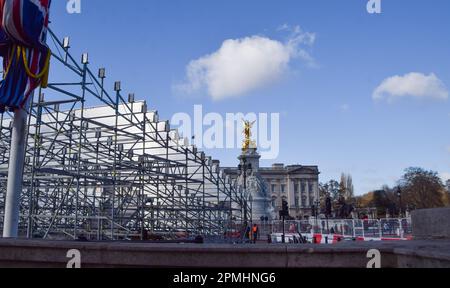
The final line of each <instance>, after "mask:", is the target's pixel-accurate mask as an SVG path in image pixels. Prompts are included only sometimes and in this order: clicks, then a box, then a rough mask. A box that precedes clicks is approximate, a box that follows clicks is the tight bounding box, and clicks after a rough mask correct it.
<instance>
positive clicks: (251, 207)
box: [248, 194, 253, 226]
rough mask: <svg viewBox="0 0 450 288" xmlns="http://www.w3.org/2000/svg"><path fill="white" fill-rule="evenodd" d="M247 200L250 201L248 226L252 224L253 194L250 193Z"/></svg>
mask: <svg viewBox="0 0 450 288" xmlns="http://www.w3.org/2000/svg"><path fill="white" fill-rule="evenodd" d="M248 200H249V201H250V224H251V225H250V226H253V196H252V194H250V195H249V196H248Z"/></svg>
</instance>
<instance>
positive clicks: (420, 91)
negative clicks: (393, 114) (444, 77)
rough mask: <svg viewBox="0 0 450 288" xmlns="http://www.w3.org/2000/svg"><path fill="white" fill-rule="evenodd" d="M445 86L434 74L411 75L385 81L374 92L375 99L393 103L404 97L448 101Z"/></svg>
mask: <svg viewBox="0 0 450 288" xmlns="http://www.w3.org/2000/svg"><path fill="white" fill-rule="evenodd" d="M448 95H449V92H448V90H447V88H446V87H445V84H444V83H443V82H442V81H441V80H440V79H439V78H438V77H437V76H436V75H435V74H434V73H431V74H430V75H428V76H427V75H425V74H422V73H409V74H406V75H404V76H398V75H397V76H393V77H390V78H387V79H385V80H384V81H383V82H382V83H381V84H380V86H378V87H377V88H376V89H375V91H374V92H373V96H372V97H373V99H375V100H381V99H387V101H389V102H392V101H394V100H395V99H399V98H402V97H413V98H417V99H436V100H446V99H448Z"/></svg>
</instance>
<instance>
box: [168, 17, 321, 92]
mask: <svg viewBox="0 0 450 288" xmlns="http://www.w3.org/2000/svg"><path fill="white" fill-rule="evenodd" d="M283 29H284V30H287V31H289V32H290V36H289V38H288V39H287V41H285V42H281V41H277V40H273V39H270V38H267V37H263V36H250V37H245V38H241V39H228V40H225V41H224V42H223V43H222V46H221V47H220V48H219V50H217V51H216V52H214V53H212V54H209V55H206V56H203V57H201V58H199V59H196V60H193V61H191V62H190V63H189V65H188V66H187V68H186V77H187V80H186V83H183V84H181V85H177V86H176V87H175V89H177V90H181V91H182V92H184V93H193V92H197V91H199V90H202V89H204V88H206V90H207V92H208V94H209V95H210V96H211V97H212V98H213V99H214V100H222V99H225V98H230V97H237V96H242V95H244V94H246V93H248V92H251V91H254V90H256V89H258V88H261V87H265V86H266V85H268V84H270V83H273V82H275V81H277V80H279V78H280V77H281V76H282V75H283V73H285V72H286V71H288V69H289V64H290V63H291V62H292V61H293V60H295V59H299V60H302V61H304V62H305V63H306V64H307V65H308V66H315V62H314V59H313V57H312V56H311V55H310V54H309V53H308V52H307V51H306V50H305V47H308V46H312V45H313V44H314V42H315V34H313V33H307V32H303V31H302V30H301V29H300V27H298V26H297V27H293V28H290V27H289V26H287V25H286V26H283Z"/></svg>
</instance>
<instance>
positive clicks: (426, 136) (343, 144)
mask: <svg viewBox="0 0 450 288" xmlns="http://www.w3.org/2000/svg"><path fill="white" fill-rule="evenodd" d="M81 1H82V13H81V14H68V13H67V12H66V9H65V5H66V1H62V0H59V1H53V2H54V3H53V7H52V11H51V13H52V14H51V20H52V29H53V30H54V31H55V32H56V33H57V34H58V35H60V36H61V37H63V36H67V35H69V36H71V40H72V41H71V44H72V45H71V46H72V50H71V51H72V53H75V54H76V53H78V54H80V55H81V53H82V52H84V51H89V54H90V60H91V61H90V62H91V64H92V65H93V66H94V67H100V66H106V68H107V71H108V79H110V81H114V80H121V81H122V87H123V89H124V90H126V91H129V92H135V93H136V97H137V98H139V99H146V100H147V101H148V102H149V105H150V106H151V107H152V108H153V109H158V111H159V112H160V115H161V116H162V118H165V119H170V118H171V117H172V115H173V114H174V113H177V112H186V113H189V114H192V113H193V105H195V104H202V105H203V109H204V111H205V113H206V112H218V113H221V114H223V115H224V114H225V113H227V112H229V113H233V112H244V113H247V112H255V113H259V112H266V113H280V115H281V119H280V136H281V138H280V141H281V142H280V144H281V147H280V154H279V157H278V159H276V160H271V161H263V165H271V164H272V163H273V162H281V163H286V164H304V165H318V166H319V169H320V171H321V172H322V174H321V181H327V180H329V179H331V178H335V179H338V178H339V176H340V174H341V173H342V172H345V173H350V174H352V176H353V179H354V184H355V189H356V192H357V193H358V194H361V193H365V192H368V191H370V190H374V189H378V188H380V187H381V186H382V185H383V184H389V185H394V184H395V181H396V180H397V179H399V177H400V176H401V175H402V173H403V170H404V169H405V168H407V167H409V166H421V167H424V168H426V169H432V170H435V171H438V172H439V173H441V175H443V177H447V178H450V162H449V160H450V148H449V147H450V134H449V133H448V126H449V124H450V109H449V108H450V107H449V101H448V99H447V98H448V88H449V87H450V57H449V55H448V53H449V51H450V41H449V40H450V39H449V38H450V18H449V17H448V14H449V12H450V1H448V0H433V1H425V0H382V13H381V14H379V15H373V14H368V13H367V11H366V3H367V1H366V0H346V1H329V0H292V1H287V0H285V1H272V0H263V1H261V0H259V1H257V0H246V1H242V0H240V1H235V0H227V1H206V0H190V1H186V0H184V1H181V0H177V1H174V0H164V1H162V0H160V1H153V0H128V1H117V0H111V1H105V0H81ZM124 2H125V3H126V4H123V3H124ZM283 25H284V27H285V28H286V27H288V29H280V27H283ZM295 27H301V31H302V32H301V33H303V34H295V33H293V31H294V29H295ZM307 33H310V34H307ZM295 35H297V36H298V35H303V36H304V35H314V41H313V43H309V44H310V45H309V44H305V43H301V44H302V45H301V46H299V47H297V48H298V50H296V51H297V52H298V51H304V52H307V55H308V56H310V57H311V58H312V59H313V62H314V65H310V64H311V63H310V62H308V61H307V60H305V58H304V57H295V56H293V55H290V56H291V57H290V58H289V59H288V60H286V63H284V64H286V65H282V71H281V72H280V73H278V74H277V75H276V76H277V77H274V78H273V79H272V80H273V81H269V82H270V83H269V84H267V83H265V85H259V86H261V87H259V86H258V85H254V87H252V89H249V90H248V91H244V92H243V93H240V94H239V95H233V97H222V98H221V99H219V100H217V99H213V98H214V97H212V96H211V95H210V94H211V93H209V92H208V89H200V90H198V91H196V92H195V93H194V94H192V93H185V94H186V95H184V94H183V93H181V92H180V91H177V90H176V89H174V87H176V86H177V85H178V84H180V83H184V82H186V81H187V79H186V69H187V66H188V64H189V63H191V61H193V60H196V59H204V57H207V55H211V54H212V53H215V52H217V51H218V50H219V49H220V48H221V47H222V45H223V43H224V41H226V40H235V41H238V40H239V39H241V40H242V39H251V37H254V36H258V37H260V38H261V39H265V40H267V41H271V42H270V43H272V44H273V43H275V42H276V43H281V44H286V43H288V41H289V39H292V38H293V37H295ZM246 37H247V38H246ZM274 41H275V42H274ZM241 44H242V43H241ZM283 51H284V50H283ZM269 56H270V57H268V58H270V59H272V56H273V55H269ZM202 57H203V58H202ZM273 57H275V56H273ZM255 69H256V68H255ZM413 72H414V73H417V74H410V73H413ZM53 73H58V71H55V70H54V71H53ZM414 75H415V76H417V77H414ZM394 76H398V77H397V78H391V77H394ZM389 78H391V80H390V82H389V81H388V82H385V85H384V86H382V87H381V88H380V89H381V90H382V91H383V95H384V96H383V99H381V100H380V99H378V100H376V99H374V98H373V93H374V90H375V89H376V88H377V87H379V86H380V85H381V84H382V82H383V81H384V80H385V79H389ZM239 80H240V81H241V80H242V81H245V79H239ZM445 93H447V97H445V95H446V94H445ZM391 100H392V101H391ZM207 152H208V154H210V155H212V156H214V158H217V159H220V160H221V162H222V165H225V166H231V165H233V166H234V165H236V164H237V159H236V157H237V154H238V153H239V150H238V149H232V150H222V149H216V150H208V151H207Z"/></svg>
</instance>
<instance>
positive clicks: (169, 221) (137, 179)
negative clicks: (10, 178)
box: [0, 30, 252, 240]
mask: <svg viewBox="0 0 450 288" xmlns="http://www.w3.org/2000/svg"><path fill="white" fill-rule="evenodd" d="M48 43H49V45H50V46H51V50H52V68H54V67H56V66H57V65H58V66H61V67H62V68H63V71H64V76H63V77H61V78H63V79H64V80H62V81H59V80H55V79H52V78H51V79H50V83H49V85H48V88H47V89H45V90H39V91H36V96H35V97H34V99H33V102H32V104H31V105H30V108H29V118H28V126H27V127H28V129H27V137H26V141H27V145H26V147H27V148H26V157H25V168H24V174H23V184H24V185H23V191H22V195H21V207H20V227H19V231H20V236H21V237H28V238H44V239H79V238H80V237H83V238H87V239H92V240H124V239H134V240H139V239H140V240H146V239H154V238H153V237H156V238H158V239H168V238H170V237H172V238H173V237H183V238H189V237H194V236H198V235H201V236H203V237H206V238H207V237H211V238H215V239H222V240H223V239H224V237H225V236H226V235H229V233H231V232H233V231H231V229H235V227H240V225H241V226H242V225H245V223H244V222H245V221H246V219H249V218H250V216H249V215H251V213H252V211H251V209H250V207H249V206H250V205H249V201H248V199H245V197H246V196H245V194H246V193H243V189H242V188H241V187H239V186H238V185H237V184H236V181H232V180H231V179H230V178H229V177H226V176H224V174H223V172H222V171H221V169H220V167H219V165H220V163H219V161H215V160H212V159H211V157H207V156H206V155H205V153H204V152H201V151H198V149H197V148H196V147H195V146H194V145H190V144H189V143H188V140H187V139H182V138H181V137H180V136H179V135H178V133H177V131H176V130H174V129H171V127H170V123H169V121H162V120H160V119H159V115H158V112H157V111H151V110H149V109H148V107H147V103H146V102H145V101H136V100H135V96H134V94H129V95H128V96H127V97H124V96H123V93H122V89H121V83H120V82H115V83H114V89H113V91H112V92H108V89H107V88H106V87H105V86H106V85H105V77H106V73H105V69H103V68H102V69H99V71H98V74H97V73H95V74H94V73H93V72H92V71H91V70H90V68H89V59H88V55H87V54H83V55H82V60H81V63H78V62H77V61H75V58H74V57H73V56H72V54H71V53H70V52H69V50H70V49H69V48H70V46H69V38H64V39H63V40H62V41H61V40H60V39H58V37H57V36H56V35H55V34H54V33H53V32H52V31H51V30H49V40H48ZM53 78H55V77H53ZM111 90H112V89H111ZM44 92H45V94H44ZM125 98H126V99H125ZM93 105H96V106H95V107H94V106H93ZM11 119H12V115H8V113H6V114H4V115H0V229H3V218H4V207H5V194H6V183H7V175H8V159H9V147H10V140H11V126H12V125H11ZM243 211H246V213H245V214H246V215H244V212H243Z"/></svg>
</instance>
